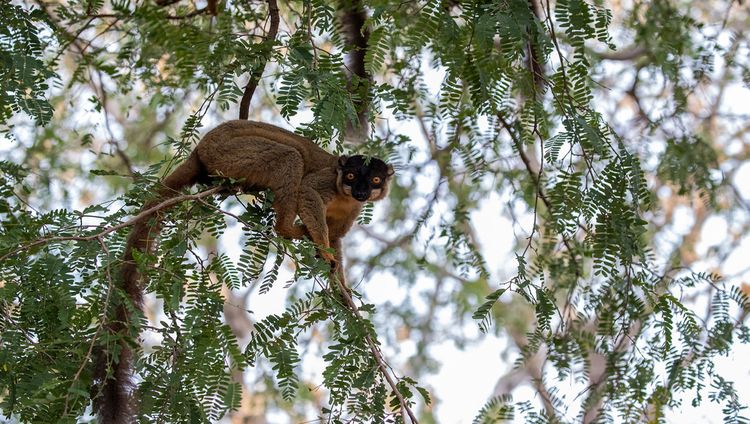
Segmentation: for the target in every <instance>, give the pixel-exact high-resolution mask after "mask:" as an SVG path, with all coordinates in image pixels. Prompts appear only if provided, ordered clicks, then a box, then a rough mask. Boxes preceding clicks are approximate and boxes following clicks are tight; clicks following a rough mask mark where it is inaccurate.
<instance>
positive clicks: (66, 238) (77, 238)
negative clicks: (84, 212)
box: [0, 186, 226, 262]
mask: <svg viewBox="0 0 750 424" xmlns="http://www.w3.org/2000/svg"><path fill="white" fill-rule="evenodd" d="M225 189H226V187H223V186H216V187H212V188H210V189H208V190H204V191H201V192H200V193H195V194H185V195H182V196H177V197H173V198H171V199H168V200H165V201H163V202H161V203H159V204H157V205H155V206H153V207H150V208H148V209H146V210H144V211H141V213H139V214H138V215H136V216H134V217H132V218H130V219H129V220H127V221H125V222H122V223H120V224H117V225H113V226H111V227H109V228H106V229H104V230H102V231H100V232H98V233H96V234H92V235H90V236H55V237H46V238H42V239H39V240H35V241H33V242H31V243H28V244H26V245H23V246H20V247H18V248H16V249H13V250H11V251H10V252H8V253H6V254H4V255H3V256H0V262H2V261H4V260H5V259H7V258H9V257H11V256H13V255H15V254H16V253H18V252H22V251H24V250H28V249H31V248H32V247H36V246H39V245H42V244H47V243H53V242H56V241H69V240H75V241H91V240H94V239H99V238H100V237H102V236H105V235H107V234H109V233H111V232H113V231H117V230H119V229H121V228H125V227H128V226H131V225H133V224H136V223H138V222H139V221H142V220H144V219H146V218H148V217H149V216H151V215H153V214H154V212H158V211H160V210H162V209H166V208H168V207H170V206H173V205H176V204H177V203H180V202H184V201H185V200H197V199H201V198H203V197H206V196H210V195H212V194H216V193H218V192H220V191H222V190H225Z"/></svg>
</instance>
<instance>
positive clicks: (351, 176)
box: [346, 172, 354, 181]
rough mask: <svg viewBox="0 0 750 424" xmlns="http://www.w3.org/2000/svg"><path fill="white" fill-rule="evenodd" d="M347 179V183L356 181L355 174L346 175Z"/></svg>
mask: <svg viewBox="0 0 750 424" xmlns="http://www.w3.org/2000/svg"><path fill="white" fill-rule="evenodd" d="M346 179H347V181H351V180H353V179H354V173H352V172H350V173H348V174H346Z"/></svg>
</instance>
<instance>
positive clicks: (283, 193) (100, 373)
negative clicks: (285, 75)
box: [94, 120, 393, 424]
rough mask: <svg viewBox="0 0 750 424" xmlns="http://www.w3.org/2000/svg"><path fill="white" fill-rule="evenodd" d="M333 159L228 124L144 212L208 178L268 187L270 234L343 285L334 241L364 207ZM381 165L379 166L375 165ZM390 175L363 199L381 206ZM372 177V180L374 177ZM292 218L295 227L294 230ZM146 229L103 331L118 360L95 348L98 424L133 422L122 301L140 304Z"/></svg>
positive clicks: (128, 259)
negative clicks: (310, 250)
mask: <svg viewBox="0 0 750 424" xmlns="http://www.w3.org/2000/svg"><path fill="white" fill-rule="evenodd" d="M340 161H344V162H345V161H346V157H337V156H334V155H332V154H330V153H328V152H326V151H325V150H323V149H321V148H320V147H318V146H317V145H316V144H315V143H313V142H312V141H310V140H308V139H307V138H304V137H301V136H299V135H297V134H294V133H292V132H289V131H286V130H284V129H281V128H279V127H276V126H273V125H269V124H264V123H260V122H253V121H245V120H237V121H229V122H226V123H224V124H221V125H219V126H218V127H216V128H214V129H213V130H211V131H209V132H208V133H207V134H206V135H205V136H204V137H203V140H201V142H200V143H199V144H198V146H197V147H196V148H195V150H194V151H193V152H192V153H191V154H190V156H189V157H188V159H187V160H186V161H185V162H184V163H182V164H181V165H180V166H179V167H177V169H176V170H175V171H174V172H172V173H171V174H169V175H168V176H167V177H166V178H165V179H164V180H163V182H162V187H161V188H160V189H159V190H158V192H157V194H158V195H157V196H156V199H155V200H153V201H151V202H149V203H148V204H146V205H145V206H144V208H143V209H144V210H145V209H148V208H150V207H152V206H154V205H156V204H157V203H158V202H161V201H163V200H165V199H166V198H168V197H172V196H175V195H176V194H177V193H178V192H179V190H181V189H183V188H185V187H189V186H192V185H194V184H196V183H198V182H209V181H210V180H211V178H213V177H225V178H232V179H235V180H238V181H239V182H240V184H242V187H243V189H244V190H246V191H251V190H264V189H270V190H272V191H273V192H274V202H273V208H274V210H275V211H276V216H277V218H276V232H277V233H278V234H279V235H280V236H282V237H286V238H294V239H296V238H302V237H304V236H308V237H310V238H311V239H312V241H313V242H314V243H315V244H316V245H318V246H319V247H320V248H322V249H329V248H333V249H334V252H335V253H334V254H331V253H330V252H328V251H326V250H320V256H321V257H323V258H324V259H326V260H327V261H329V262H330V263H331V265H332V267H335V268H336V276H337V277H338V278H339V279H340V280H341V281H342V282H344V272H343V270H342V267H341V262H342V252H341V238H342V237H343V236H344V235H345V234H346V233H347V232H348V231H349V230H350V229H351V227H352V225H353V224H354V221H355V220H356V218H357V216H358V215H359V213H360V211H361V210H362V205H363V202H360V201H357V200H355V199H354V198H352V197H351V195H350V194H351V193H350V192H345V190H344V184H343V183H342V178H341V170H340V163H341V162H340ZM381 166H385V165H381ZM392 174H393V170H392V168H391V167H390V166H388V168H387V172H385V173H382V174H377V175H378V176H380V177H381V178H382V179H383V181H385V182H384V184H383V185H382V187H380V188H378V189H374V190H372V192H371V195H370V197H369V198H368V199H367V200H380V199H382V198H384V197H385V195H386V194H387V192H388V183H389V181H388V180H389V179H390V176H391V175H392ZM373 175H375V174H373ZM298 215H299V217H300V219H301V220H302V225H299V224H295V223H294V220H295V218H296V217H297V216H298ZM154 221H155V222H154V223H153V224H149V218H148V217H144V218H143V219H141V220H140V221H139V222H136V223H135V225H134V226H133V229H132V232H131V233H130V236H129V237H128V241H127V244H126V246H125V254H124V257H123V264H122V267H121V270H120V271H121V273H120V274H121V275H120V278H121V281H120V284H121V289H122V292H123V293H124V294H125V295H127V296H128V299H120V300H119V301H118V300H115V302H114V305H115V306H114V313H113V315H114V319H112V320H110V321H108V322H107V323H106V327H105V328H106V330H107V333H108V334H110V335H112V336H117V337H119V338H120V339H119V342H118V345H119V349H118V350H119V354H117V355H115V354H113V353H112V352H111V350H110V351H106V350H100V351H99V352H97V360H96V367H95V375H94V381H95V383H96V384H95V386H96V387H95V389H96V390H95V393H94V397H95V400H94V407H95V409H96V410H97V412H98V413H99V417H100V420H101V422H102V423H104V424H125V423H131V422H134V421H135V418H134V416H135V413H134V410H135V405H134V397H133V394H132V391H133V383H132V379H131V378H132V358H133V351H132V348H131V346H130V345H129V343H128V339H129V338H132V337H136V336H137V335H133V334H127V332H128V330H129V329H130V328H131V325H130V322H131V321H132V319H133V317H132V316H131V315H130V310H129V309H128V307H127V303H128V302H130V304H131V305H132V307H133V308H135V309H137V310H140V309H141V307H142V303H143V289H142V281H140V280H141V276H140V275H139V273H138V268H137V266H136V264H135V262H134V260H133V250H134V249H137V250H140V251H145V252H149V251H150V250H151V246H152V242H153V239H154V237H155V236H156V235H157V234H158V233H159V228H160V227H159V221H160V219H159V217H158V216H157V217H156V219H155V220H154Z"/></svg>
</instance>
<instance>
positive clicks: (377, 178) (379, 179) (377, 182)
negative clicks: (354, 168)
mask: <svg viewBox="0 0 750 424" xmlns="http://www.w3.org/2000/svg"><path fill="white" fill-rule="evenodd" d="M381 181H383V180H382V179H381V178H380V177H373V178H372V183H373V184H380V182H381Z"/></svg>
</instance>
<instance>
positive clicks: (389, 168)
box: [388, 165, 396, 177]
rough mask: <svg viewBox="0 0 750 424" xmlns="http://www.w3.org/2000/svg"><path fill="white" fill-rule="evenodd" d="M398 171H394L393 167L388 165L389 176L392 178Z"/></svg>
mask: <svg viewBox="0 0 750 424" xmlns="http://www.w3.org/2000/svg"><path fill="white" fill-rule="evenodd" d="M395 173H396V171H394V170H393V165H388V176H389V177H390V176H392V175H393V174H395Z"/></svg>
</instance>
